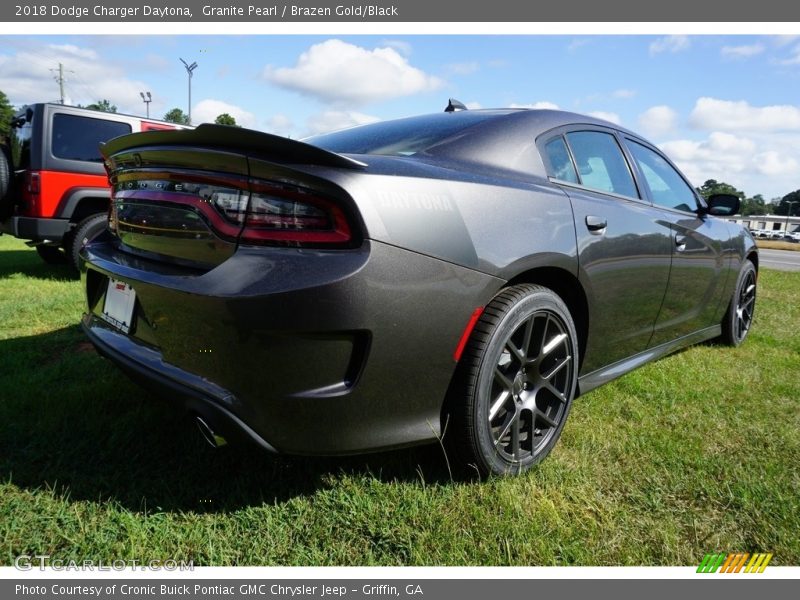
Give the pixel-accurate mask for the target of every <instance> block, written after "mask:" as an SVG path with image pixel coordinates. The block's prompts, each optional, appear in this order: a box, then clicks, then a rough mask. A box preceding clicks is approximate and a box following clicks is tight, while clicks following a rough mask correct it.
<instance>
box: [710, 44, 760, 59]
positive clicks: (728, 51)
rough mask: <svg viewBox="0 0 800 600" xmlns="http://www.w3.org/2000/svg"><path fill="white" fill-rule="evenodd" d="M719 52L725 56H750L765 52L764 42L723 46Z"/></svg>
mask: <svg viewBox="0 0 800 600" xmlns="http://www.w3.org/2000/svg"><path fill="white" fill-rule="evenodd" d="M719 52H720V54H721V55H722V56H723V57H724V58H750V57H751V56H756V55H758V54H761V53H762V52H764V46H763V45H762V44H749V45H745V46H723V47H722V49H720V51H719Z"/></svg>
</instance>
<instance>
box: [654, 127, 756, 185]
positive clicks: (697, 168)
mask: <svg viewBox="0 0 800 600" xmlns="http://www.w3.org/2000/svg"><path fill="white" fill-rule="evenodd" d="M661 149H662V150H664V152H666V153H667V155H668V156H669V157H670V158H671V159H672V160H674V161H675V163H676V164H677V165H678V167H680V169H681V170H682V171H683V172H684V173H686V176H687V177H689V179H690V180H691V181H693V182H695V184H697V183H702V182H703V181H705V180H707V179H717V180H720V181H726V182H728V183H733V182H734V181H739V180H740V178H741V176H742V174H743V173H744V172H746V171H748V167H749V168H750V170H752V167H753V165H752V157H753V154H754V153H755V151H756V144H755V142H754V141H753V140H751V139H748V138H743V137H739V136H735V135H732V134H730V133H725V132H720V131H715V132H713V133H711V134H710V135H709V136H708V139H706V140H702V141H695V140H674V141H670V142H666V143H664V144H661ZM734 185H735V184H734ZM737 187H738V186H737Z"/></svg>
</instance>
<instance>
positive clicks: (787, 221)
mask: <svg viewBox="0 0 800 600" xmlns="http://www.w3.org/2000/svg"><path fill="white" fill-rule="evenodd" d="M787 204H788V205H789V208H787V209H786V227H784V229H783V233H784V234H787V233H789V217H791V216H792V206H794V205H795V204H798V201H797V200H792V201H791V202H787Z"/></svg>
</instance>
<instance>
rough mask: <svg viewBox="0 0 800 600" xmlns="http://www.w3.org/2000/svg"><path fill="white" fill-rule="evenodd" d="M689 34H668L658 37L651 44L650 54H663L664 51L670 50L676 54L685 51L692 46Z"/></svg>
mask: <svg viewBox="0 0 800 600" xmlns="http://www.w3.org/2000/svg"><path fill="white" fill-rule="evenodd" d="M691 45H692V44H691V42H690V41H689V38H688V36H685V35H668V36H666V37H662V38H658V39H657V40H656V41H654V42H653V43H651V44H650V54H651V55H653V54H661V53H662V52H669V53H672V54H675V53H676V52H683V51H684V50H688V49H689V47H690V46H691Z"/></svg>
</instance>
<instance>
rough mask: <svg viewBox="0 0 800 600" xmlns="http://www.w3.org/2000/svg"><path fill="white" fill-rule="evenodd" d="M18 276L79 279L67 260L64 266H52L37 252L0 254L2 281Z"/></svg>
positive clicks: (56, 279) (8, 251)
mask: <svg viewBox="0 0 800 600" xmlns="http://www.w3.org/2000/svg"><path fill="white" fill-rule="evenodd" d="M16 274H22V275H26V276H28V277H33V278H35V279H49V280H53V281H70V280H75V279H78V273H77V272H76V271H74V270H73V269H72V268H71V267H70V266H69V265H68V264H67V263H66V259H65V262H64V264H63V265H51V264H47V263H46V262H44V261H43V260H42V259H41V258H39V255H38V254H37V253H36V252H35V251H31V250H3V251H2V252H0V279H5V278H7V277H10V276H12V275H16Z"/></svg>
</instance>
